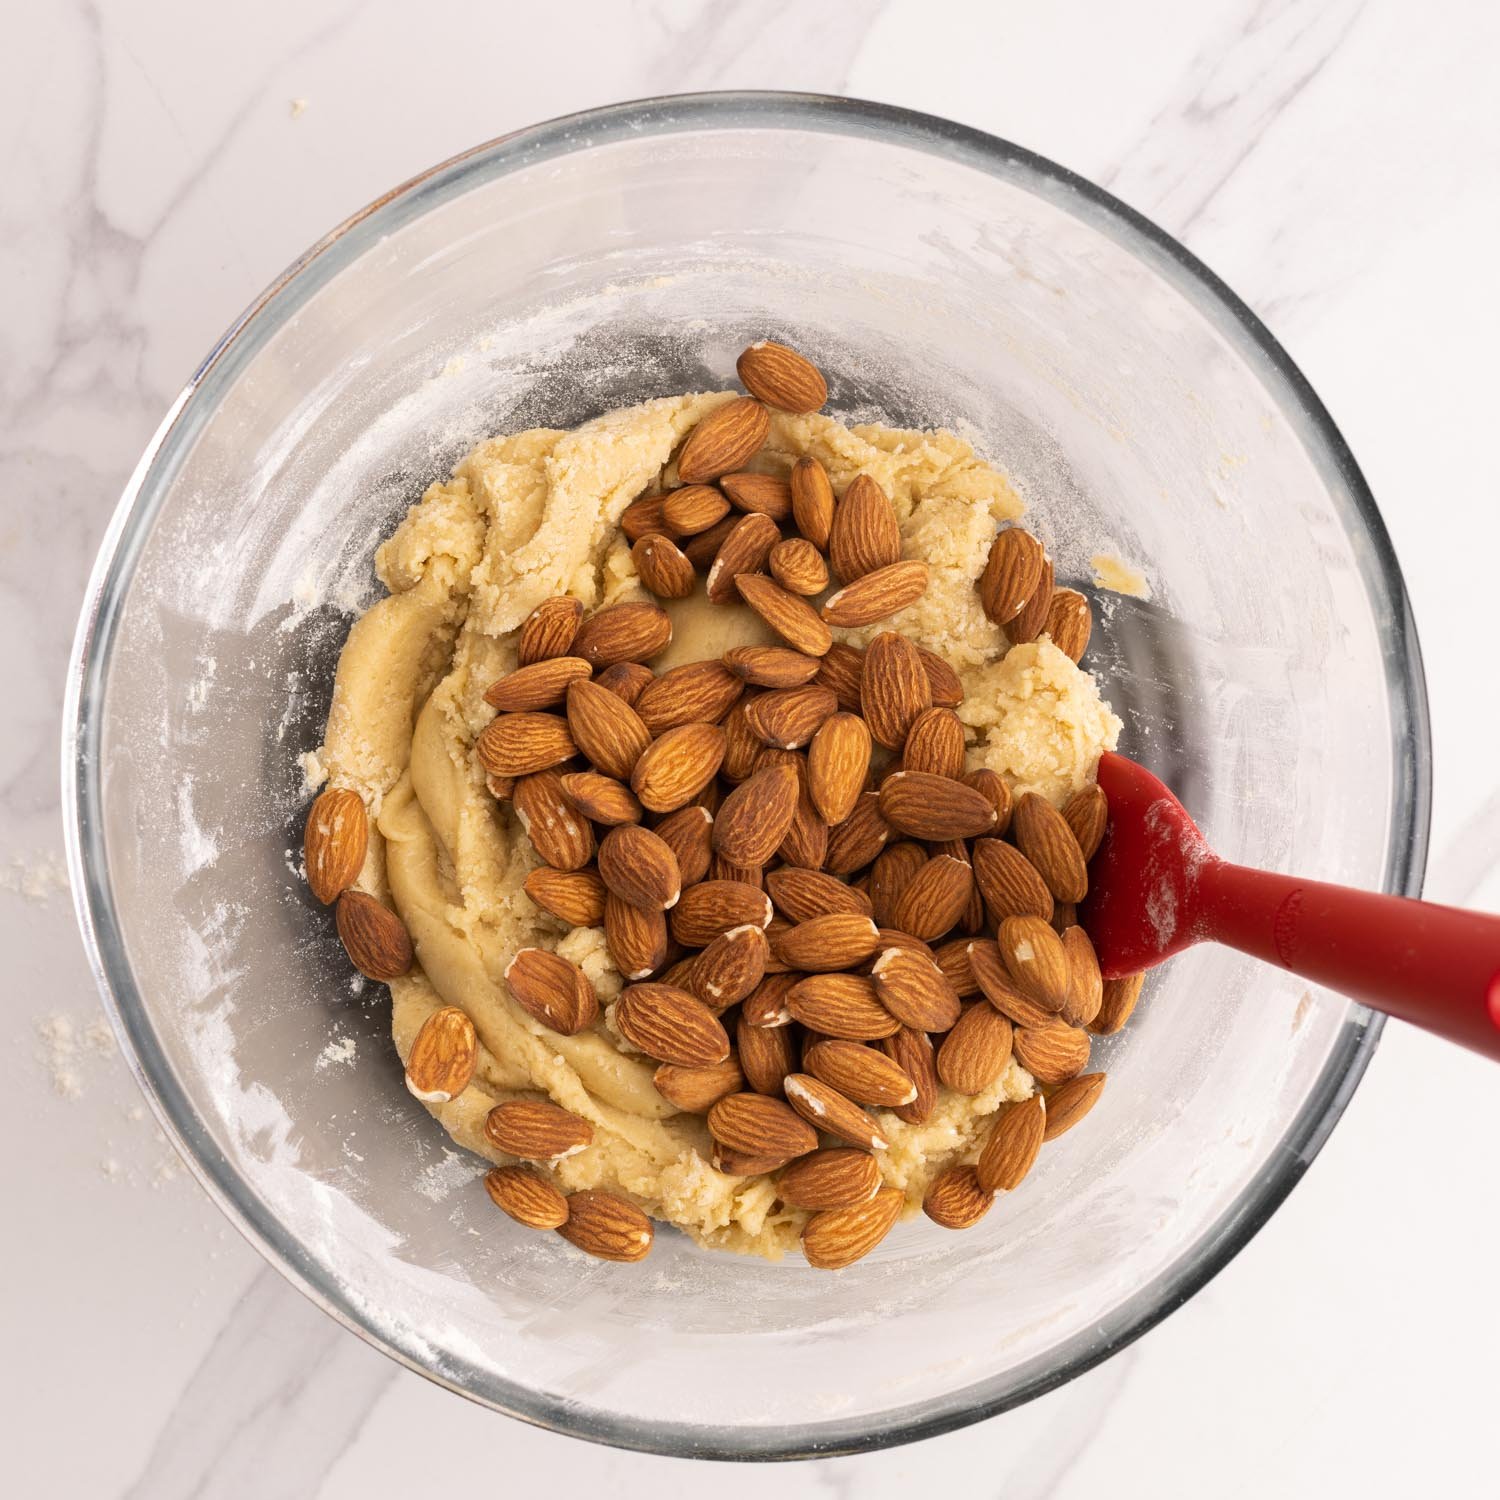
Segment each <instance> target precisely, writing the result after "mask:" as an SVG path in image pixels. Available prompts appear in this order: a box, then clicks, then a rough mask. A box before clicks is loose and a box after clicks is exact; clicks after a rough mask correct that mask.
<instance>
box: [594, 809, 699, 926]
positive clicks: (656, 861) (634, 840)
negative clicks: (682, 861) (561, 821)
mask: <svg viewBox="0 0 1500 1500" xmlns="http://www.w3.org/2000/svg"><path fill="white" fill-rule="evenodd" d="M599 878H600V879H601V880H602V881H603V882H604V884H605V885H606V886H607V887H608V888H609V891H610V892H611V894H612V895H615V896H618V897H619V898H620V900H622V901H628V902H629V903H630V905H632V906H641V907H644V908H645V909H646V910H647V911H669V910H671V908H672V907H674V906H676V905H677V898H678V897H679V896H681V894H682V872H681V871H680V870H679V869H678V868H677V856H676V855H675V854H673V853H672V849H671V846H670V845H669V844H668V843H667V842H666V840H665V839H663V838H660V837H658V836H657V835H656V834H654V833H653V832H652V831H651V830H650V829H649V828H641V827H639V826H638V825H636V824H634V823H625V824H622V825H621V826H620V827H618V828H611V829H610V831H609V832H608V833H607V834H605V835H604V839H603V841H602V842H601V843H600V845H599Z"/></svg>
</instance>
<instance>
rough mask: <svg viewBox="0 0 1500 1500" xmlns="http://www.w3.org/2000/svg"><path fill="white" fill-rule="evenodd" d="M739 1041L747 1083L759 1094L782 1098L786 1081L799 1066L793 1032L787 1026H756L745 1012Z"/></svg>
mask: <svg viewBox="0 0 1500 1500" xmlns="http://www.w3.org/2000/svg"><path fill="white" fill-rule="evenodd" d="M735 1042H736V1045H737V1046H738V1048H739V1056H740V1068H741V1070H742V1071H743V1072H744V1075H745V1081H746V1083H748V1084H749V1085H750V1087H751V1089H752V1090H753V1091H754V1092H755V1093H757V1094H769V1095H771V1097H773V1098H776V1099H779V1098H780V1097H781V1085H782V1083H783V1082H784V1081H785V1079H786V1076H787V1074H788V1073H790V1072H792V1071H793V1069H794V1067H795V1066H796V1060H795V1058H794V1057H793V1055H792V1034H791V1032H790V1031H789V1030H788V1029H787V1028H786V1027H785V1026H752V1025H750V1023H749V1022H748V1021H746V1020H745V1018H744V1017H743V1016H741V1017H740V1020H739V1023H738V1025H737V1027H736V1030H735Z"/></svg>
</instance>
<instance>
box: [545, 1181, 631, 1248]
mask: <svg viewBox="0 0 1500 1500" xmlns="http://www.w3.org/2000/svg"><path fill="white" fill-rule="evenodd" d="M557 1232H558V1234H560V1235H561V1236H562V1237H563V1238H564V1239H565V1240H567V1242H568V1243H569V1244H570V1245H572V1246H574V1247H575V1248H576V1249H578V1250H582V1251H583V1252H584V1253H585V1254H586V1255H592V1256H595V1257H596V1258H597V1259H599V1260H618V1261H625V1262H627V1263H628V1262H632V1261H637V1260H644V1259H645V1258H646V1256H648V1255H649V1254H650V1253H651V1241H652V1238H653V1235H654V1231H653V1229H652V1227H651V1220H650V1219H648V1218H647V1217H646V1215H645V1214H643V1213H642V1212H641V1211H640V1209H638V1208H637V1207H636V1206H635V1204H633V1203H627V1202H626V1201H625V1199H623V1198H621V1197H619V1196H618V1195H617V1194H615V1193H606V1192H604V1191H602V1190H601V1189H599V1188H585V1189H584V1190H583V1191H582V1192H577V1193H572V1194H570V1195H569V1197H568V1218H567V1222H566V1223H564V1224H561V1225H559V1226H558V1230H557Z"/></svg>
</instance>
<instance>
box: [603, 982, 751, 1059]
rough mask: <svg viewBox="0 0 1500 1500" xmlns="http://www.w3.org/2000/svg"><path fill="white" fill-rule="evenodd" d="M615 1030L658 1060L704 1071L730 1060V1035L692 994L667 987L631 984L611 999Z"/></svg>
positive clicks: (632, 1044) (662, 985)
mask: <svg viewBox="0 0 1500 1500" xmlns="http://www.w3.org/2000/svg"><path fill="white" fill-rule="evenodd" d="M613 1019H614V1024H615V1029H616V1030H617V1031H618V1032H619V1033H620V1035H621V1036H622V1037H624V1038H625V1040H626V1041H627V1042H629V1043H630V1044H631V1046H632V1047H636V1048H639V1050H640V1051H642V1052H644V1053H645V1054H646V1056H647V1057H653V1058H655V1059H656V1060H657V1062H665V1063H676V1064H678V1065H679V1066H680V1067H684V1068H707V1067H712V1066H713V1065H714V1064H716V1063H721V1062H723V1061H724V1059H725V1058H727V1057H728V1056H729V1037H728V1035H727V1034H726V1033H725V1030H724V1028H723V1027H722V1026H721V1025H720V1024H719V1021H718V1018H717V1017H716V1016H715V1015H714V1013H713V1012H712V1011H711V1010H710V1009H709V1008H708V1006H706V1005H705V1004H704V1003H703V1002H702V1001H701V1000H700V999H698V997H697V996H696V995H690V994H689V993H688V992H687V991H686V990H679V989H677V988H675V987H674V986H672V985H670V984H633V985H629V986H627V987H626V988H625V989H624V990H623V991H622V992H621V994H620V998H619V999H618V1000H617V1001H615V1006H614V1011H613Z"/></svg>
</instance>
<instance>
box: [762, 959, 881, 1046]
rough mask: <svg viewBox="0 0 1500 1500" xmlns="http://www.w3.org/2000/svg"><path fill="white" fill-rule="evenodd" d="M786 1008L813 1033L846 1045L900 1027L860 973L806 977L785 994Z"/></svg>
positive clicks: (869, 1040) (874, 1037)
mask: <svg viewBox="0 0 1500 1500" xmlns="http://www.w3.org/2000/svg"><path fill="white" fill-rule="evenodd" d="M786 1008H787V1009H788V1010H789V1011H791V1013H792V1017H793V1019H794V1020H797V1021H800V1022H801V1023H802V1024H803V1025H804V1026H807V1027H810V1028H811V1029H812V1030H813V1031H820V1032H822V1033H823V1035H824V1036H831V1037H839V1038H842V1039H843V1040H844V1041H849V1042H873V1041H878V1040H879V1039H880V1038H881V1037H885V1036H891V1035H893V1034H894V1033H895V1032H896V1031H898V1030H900V1027H901V1023H900V1022H899V1021H898V1020H897V1019H896V1018H895V1017H894V1016H893V1015H892V1014H891V1013H890V1011H888V1010H887V1009H886V1008H885V1006H883V1005H882V1004H881V1003H880V999H879V996H878V995H877V993H876V990H875V985H874V983H873V982H872V981H871V980H869V979H867V978H865V976H864V975H862V974H810V975H808V976H807V977H806V978H805V979H802V980H800V981H799V982H798V983H797V984H796V985H794V986H793V987H792V988H791V989H790V990H789V991H788V992H787V995H786Z"/></svg>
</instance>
